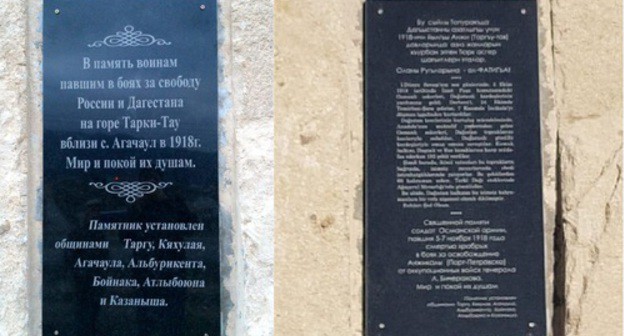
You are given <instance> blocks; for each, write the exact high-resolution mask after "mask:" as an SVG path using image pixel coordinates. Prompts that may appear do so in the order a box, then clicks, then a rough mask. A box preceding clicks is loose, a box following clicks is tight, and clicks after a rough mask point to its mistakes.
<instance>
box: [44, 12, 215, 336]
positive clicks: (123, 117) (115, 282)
mask: <svg viewBox="0 0 624 336" xmlns="http://www.w3.org/2000/svg"><path fill="white" fill-rule="evenodd" d="M43 48H44V64H43V66H44V107H43V109H44V116H43V119H44V241H43V334H44V335H76V336H78V335H80V336H82V335H106V336H116V335H119V336H125V335H152V336H153V335H172V336H175V335H185V336H186V335H188V336H217V335H220V330H221V325H220V320H221V318H220V316H221V312H220V276H219V267H220V266H219V199H218V190H219V188H218V156H217V151H218V144H217V125H218V92H217V24H216V2H215V1H207V2H198V1H176V0H153V1H149V2H145V1H125V0H124V1H122V0H106V1H104V0H98V1H88V2H77V1H71V0H51V1H46V2H45V5H44V45H43Z"/></svg>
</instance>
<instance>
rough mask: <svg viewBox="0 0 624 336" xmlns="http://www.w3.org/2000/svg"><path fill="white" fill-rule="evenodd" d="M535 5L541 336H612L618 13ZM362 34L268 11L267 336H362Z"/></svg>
mask: <svg viewBox="0 0 624 336" xmlns="http://www.w3.org/2000/svg"><path fill="white" fill-rule="evenodd" d="M538 3H539V11H540V17H539V25H540V26H539V30H540V33H539V41H540V46H539V49H540V96H541V101H540V107H541V113H542V144H543V146H542V151H543V174H544V188H543V190H544V213H545V247H546V257H547V260H546V268H547V274H546V280H547V287H548V288H547V292H548V293H547V294H548V295H547V298H549V300H548V302H547V304H548V311H549V315H550V316H551V317H552V315H553V313H554V317H552V320H553V325H551V326H549V333H551V334H552V333H554V335H556V336H563V335H583V336H585V335H619V334H621V323H622V321H621V314H622V310H621V307H622V295H621V288H620V287H621V283H622V278H621V248H622V242H621V222H622V217H621V203H622V202H621V194H622V190H621V176H620V171H621V160H622V159H621V149H622V148H621V147H622V145H621V144H622V138H621V122H622V106H621V89H622V86H621V85H622V82H621V72H622V70H621V30H622V28H621V27H622V26H621V17H620V15H621V1H607V0H605V1H596V2H592V3H591V4H589V3H588V2H586V1H580V0H574V1H556V0H553V1H552V2H551V1H538ZM361 29H362V26H361V1H355V0H341V1H333V2H331V3H329V4H323V6H318V2H313V1H298V2H297V3H296V4H295V3H293V2H292V1H288V0H278V1H276V51H277V53H276V85H277V86H276V110H277V118H276V145H277V148H276V172H277V181H276V188H277V190H276V209H277V214H278V217H277V222H276V293H277V294H276V335H280V336H282V335H283V336H286V335H293V334H297V335H354V334H355V335H359V334H361V318H362V311H361V309H362V306H361V289H362V287H361V285H362V284H361V281H360V279H361V271H362V269H361V258H360V254H359V253H360V252H361V251H360V248H361V234H362V232H361V225H362V222H361V220H362V217H361V216H362V215H361V201H360V200H361V195H362V190H361V187H360V186H361V179H362V174H361V170H362V166H361V163H362V156H363V153H362V146H361V142H362V129H361V125H362V119H361V118H362V106H361V98H362V97H361V95H362V93H361V91H360V89H359V88H360V85H361V77H362V75H361V64H360V62H361V53H362V51H361V47H362V45H361V43H362V41H361V37H362V31H361ZM556 219H558V220H556ZM556 226H557V230H555V227H556ZM555 231H557V232H556V233H555ZM555 258H558V260H557V262H555ZM555 269H556V271H555ZM554 292H556V293H554ZM550 299H552V300H550ZM319 321H322V323H319Z"/></svg>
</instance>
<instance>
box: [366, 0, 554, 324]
mask: <svg viewBox="0 0 624 336" xmlns="http://www.w3.org/2000/svg"><path fill="white" fill-rule="evenodd" d="M536 30H537V21H536V4H535V1H371V2H368V3H367V4H366V53H365V54H366V55H365V59H366V69H365V72H366V83H365V86H366V188H365V189H366V234H367V235H366V237H367V239H366V242H367V243H366V329H367V335H423V336H424V335H436V336H507V335H518V334H520V335H533V336H537V335H545V333H546V317H545V297H544V296H545V289H544V256H543V249H544V247H543V229H542V195H541V190H542V184H541V157H540V155H541V154H540V153H541V152H540V117H539V104H538V102H539V99H538V71H537V70H538V64H537V31H536ZM391 307H401V309H400V310H396V309H389V308H391Z"/></svg>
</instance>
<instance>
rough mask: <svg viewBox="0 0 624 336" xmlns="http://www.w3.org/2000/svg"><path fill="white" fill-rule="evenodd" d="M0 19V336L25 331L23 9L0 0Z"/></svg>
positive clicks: (17, 3)
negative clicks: (0, 18) (0, 193)
mask: <svg viewBox="0 0 624 336" xmlns="http://www.w3.org/2000/svg"><path fill="white" fill-rule="evenodd" d="M0 15H1V16H2V17H3V18H4V19H3V21H2V24H1V25H0V190H2V206H0V256H1V260H2V262H0V275H1V276H0V293H1V294H0V336H13V335H20V334H23V333H24V330H25V328H26V326H27V321H28V314H27V302H28V300H27V287H26V286H27V283H28V282H27V274H28V272H27V264H28V263H27V261H28V260H27V255H28V254H27V248H28V239H27V237H28V229H27V228H28V226H27V224H26V223H27V222H26V209H27V187H26V183H27V181H28V177H27V169H28V160H27V157H26V154H27V152H28V138H27V136H26V134H27V131H28V130H27V127H28V126H27V125H28V124H27V120H28V113H27V106H28V95H27V81H26V80H27V77H28V72H27V67H26V64H27V60H26V4H25V3H24V2H22V1H21V0H7V1H3V2H2V5H1V6H0Z"/></svg>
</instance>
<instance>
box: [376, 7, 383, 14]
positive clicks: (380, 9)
mask: <svg viewBox="0 0 624 336" xmlns="http://www.w3.org/2000/svg"><path fill="white" fill-rule="evenodd" d="M383 13H384V10H383V8H382V7H380V8H379V9H378V10H377V14H379V15H383Z"/></svg>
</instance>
